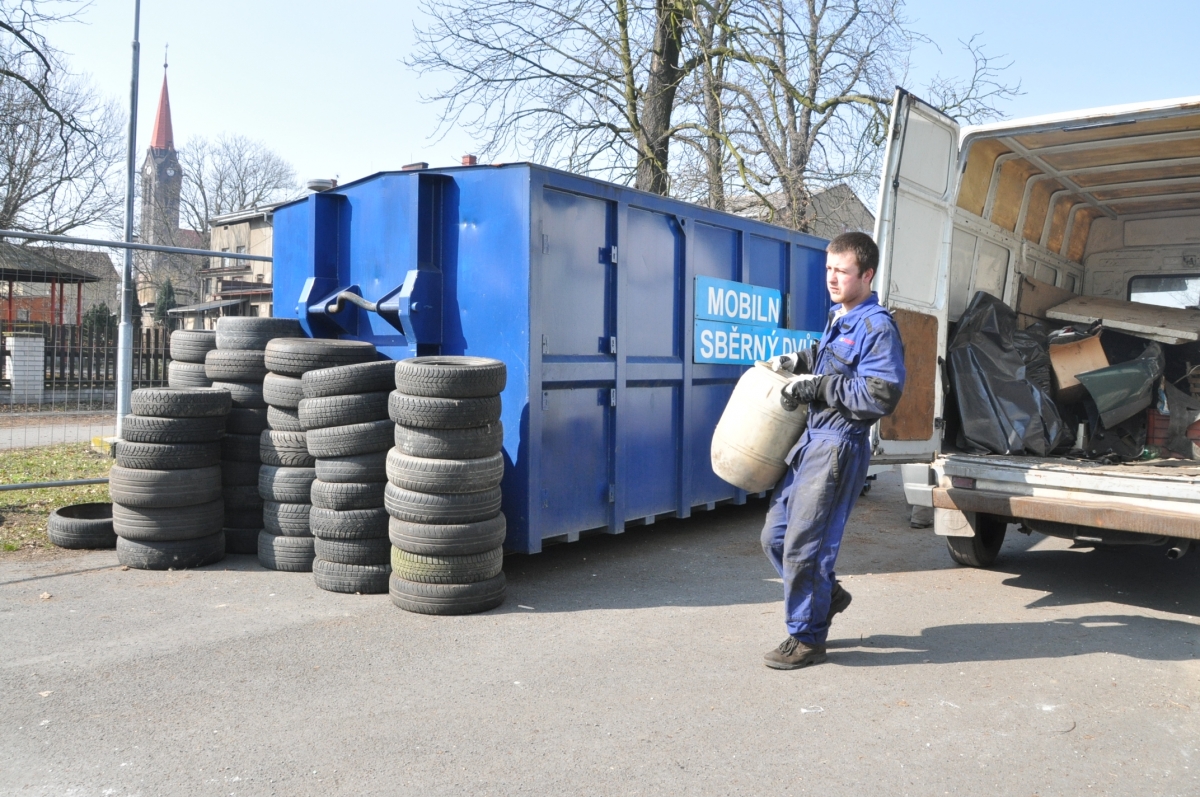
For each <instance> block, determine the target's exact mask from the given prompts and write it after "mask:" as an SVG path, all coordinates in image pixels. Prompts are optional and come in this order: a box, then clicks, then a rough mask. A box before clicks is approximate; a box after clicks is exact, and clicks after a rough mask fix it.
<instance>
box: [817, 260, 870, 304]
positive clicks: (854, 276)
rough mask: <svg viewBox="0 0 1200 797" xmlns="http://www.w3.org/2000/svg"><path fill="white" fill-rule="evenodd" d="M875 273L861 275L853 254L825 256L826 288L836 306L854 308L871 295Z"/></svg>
mask: <svg viewBox="0 0 1200 797" xmlns="http://www.w3.org/2000/svg"><path fill="white" fill-rule="evenodd" d="M874 276H875V272H873V271H868V272H867V273H866V274H863V275H859V273H858V261H857V260H855V258H854V253H853V252H830V253H828V254H827V255H826V256H825V286H826V287H827V288H828V289H829V298H830V299H831V300H833V303H834V304H848V305H850V306H854V305H856V304H858V303H859V302H861V301H862V300H863V299H865V298H867V297H868V296H870V295H871V278H872V277H874Z"/></svg>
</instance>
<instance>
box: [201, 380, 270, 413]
mask: <svg viewBox="0 0 1200 797" xmlns="http://www.w3.org/2000/svg"><path fill="white" fill-rule="evenodd" d="M212 386H213V389H214V390H225V391H228V392H229V398H230V400H231V402H232V406H234V407H237V408H239V409H247V410H254V409H262V408H265V407H266V406H267V402H266V401H264V400H263V392H262V382H224V381H214V382H213V385H212Z"/></svg>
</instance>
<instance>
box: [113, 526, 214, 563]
mask: <svg viewBox="0 0 1200 797" xmlns="http://www.w3.org/2000/svg"><path fill="white" fill-rule="evenodd" d="M224 558H225V533H224V532H222V531H218V532H217V533H216V534H210V535H208V536H207V537H198V538H196V539H191V540H174V541H171V542H151V541H142V540H131V539H127V538H124V537H122V538H120V539H118V540H117V561H118V562H120V563H121V564H123V565H125V566H126V567H133V568H136V569H138V570H183V569H185V568H191V567H204V566H205V565H211V564H213V563H215V562H219V561H221V560H222V559H224Z"/></svg>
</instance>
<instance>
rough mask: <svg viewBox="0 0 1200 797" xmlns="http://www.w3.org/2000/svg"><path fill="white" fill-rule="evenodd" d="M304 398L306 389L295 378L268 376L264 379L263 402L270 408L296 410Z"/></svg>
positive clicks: (278, 375)
mask: <svg viewBox="0 0 1200 797" xmlns="http://www.w3.org/2000/svg"><path fill="white" fill-rule="evenodd" d="M302 398H304V387H303V385H302V384H301V383H300V380H299V379H297V378H296V377H294V376H284V375H283V374H267V376H266V378H265V379H263V400H265V401H266V402H267V406H268V407H283V408H285V409H289V410H294V409H296V407H298V406H299V405H300V399H302Z"/></svg>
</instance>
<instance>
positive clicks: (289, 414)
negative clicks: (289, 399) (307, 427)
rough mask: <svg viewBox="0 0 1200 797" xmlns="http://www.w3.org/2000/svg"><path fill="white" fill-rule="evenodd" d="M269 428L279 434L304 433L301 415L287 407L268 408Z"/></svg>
mask: <svg viewBox="0 0 1200 797" xmlns="http://www.w3.org/2000/svg"><path fill="white" fill-rule="evenodd" d="M267 428H268V429H274V430H275V431H277V432H303V431H304V426H303V424H301V423H300V413H299V412H298V411H297V410H292V409H288V408H286V407H268V408H267Z"/></svg>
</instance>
